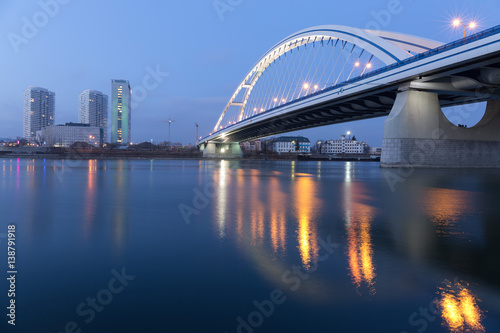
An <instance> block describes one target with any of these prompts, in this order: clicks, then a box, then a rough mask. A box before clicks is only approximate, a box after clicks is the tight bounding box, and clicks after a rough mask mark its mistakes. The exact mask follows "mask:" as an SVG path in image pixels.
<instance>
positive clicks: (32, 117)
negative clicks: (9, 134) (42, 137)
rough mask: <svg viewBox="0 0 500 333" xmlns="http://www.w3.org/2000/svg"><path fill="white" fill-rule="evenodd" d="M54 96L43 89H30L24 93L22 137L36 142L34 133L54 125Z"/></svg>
mask: <svg viewBox="0 0 500 333" xmlns="http://www.w3.org/2000/svg"><path fill="white" fill-rule="evenodd" d="M55 96H56V94H55V93H54V92H52V91H49V90H47V89H45V88H39V87H30V88H28V89H26V90H25V91H24V113H23V137H24V138H25V139H26V140H29V141H30V142H35V141H36V132H37V131H39V130H41V129H43V128H45V127H47V126H52V125H54V121H55V120H54V118H55V114H54V110H55V99H56V97H55Z"/></svg>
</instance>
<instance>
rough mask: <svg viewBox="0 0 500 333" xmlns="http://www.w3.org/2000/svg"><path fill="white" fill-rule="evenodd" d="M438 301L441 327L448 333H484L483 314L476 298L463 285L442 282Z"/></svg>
mask: <svg viewBox="0 0 500 333" xmlns="http://www.w3.org/2000/svg"><path fill="white" fill-rule="evenodd" d="M440 289H441V290H440V298H439V301H438V306H439V309H440V310H441V316H442V318H443V325H444V326H445V327H447V328H448V329H449V330H450V332H453V333H458V332H484V330H485V329H484V326H483V325H482V321H483V319H484V312H483V311H482V310H481V309H480V308H479V305H478V302H479V300H478V298H477V297H476V296H475V295H474V294H473V293H472V292H471V291H470V289H468V287H466V285H465V286H464V284H463V283H458V282H456V283H451V282H449V281H445V282H444V287H441V288H440Z"/></svg>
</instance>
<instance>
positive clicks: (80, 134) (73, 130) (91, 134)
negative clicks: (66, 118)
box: [37, 123, 104, 147]
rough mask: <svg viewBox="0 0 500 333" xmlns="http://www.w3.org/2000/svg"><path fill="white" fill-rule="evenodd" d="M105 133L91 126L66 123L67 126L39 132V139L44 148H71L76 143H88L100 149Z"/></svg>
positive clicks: (48, 128)
mask: <svg viewBox="0 0 500 333" xmlns="http://www.w3.org/2000/svg"><path fill="white" fill-rule="evenodd" d="M103 135H104V131H103V129H102V128H100V127H91V126H90V125H89V124H76V123H66V125H57V126H48V127H45V128H44V129H42V130H40V131H38V132H37V137H38V138H39V140H40V141H42V142H43V145H44V146H49V147H69V146H71V145H72V144H73V143H75V142H86V143H88V144H90V145H92V146H94V147H98V146H99V145H100V143H101V142H102V136H103Z"/></svg>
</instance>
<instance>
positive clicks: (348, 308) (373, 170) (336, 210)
mask: <svg viewBox="0 0 500 333" xmlns="http://www.w3.org/2000/svg"><path fill="white" fill-rule="evenodd" d="M0 170H1V177H0V181H1V183H0V193H1V194H0V198H1V200H0V210H1V211H2V220H1V221H2V223H1V224H0V227H1V229H0V237H2V236H5V233H6V232H7V225H8V224H15V225H16V227H17V237H18V241H17V262H18V270H19V274H18V281H17V295H16V302H17V317H16V319H17V320H16V322H17V325H16V328H15V331H17V332H64V331H65V327H66V325H68V323H70V322H74V323H75V325H77V328H75V330H76V329H81V332H95V333H99V332H221V333H224V332H245V333H250V332H396V333H400V332H408V333H410V332H466V331H471V332H483V331H486V332H498V331H500V259H499V258H500V239H499V238H500V224H499V217H500V204H499V198H500V171H495V170H490V171H486V170H427V171H426V170H399V171H398V170H381V169H380V168H379V165H378V164H377V163H340V162H327V163H325V162H322V163H321V162H238V161H128V160H124V161H68V160H67V161H64V162H63V161H49V160H46V161H44V160H23V159H3V160H2V159H0ZM0 241H2V243H0V247H1V248H4V250H3V251H5V252H4V253H5V254H4V258H5V260H4V261H5V262H6V257H7V254H6V250H5V246H6V242H5V241H6V240H5V238H0ZM5 266H6V265H4V266H3V267H5ZM6 271H7V269H4V272H3V273H2V274H4V276H5V274H6ZM117 274H118V275H120V274H125V275H126V276H128V278H129V279H128V280H127V279H125V282H124V283H123V284H120V281H119V280H117V278H116V275H117ZM113 279H114V280H113ZM110 281H112V283H111V286H110ZM113 283H114V284H113ZM0 287H1V288H2V290H4V291H6V290H7V289H8V286H7V283H6V282H5V279H2V283H0ZM118 287H120V288H118ZM121 287H123V288H121ZM111 289H113V292H111V291H110V290H111ZM118 289H119V291H118ZM4 291H2V292H1V293H0V294H2V295H5V292H4ZM2 297H3V299H2V300H1V302H2V304H3V306H2V308H4V309H5V307H6V306H7V298H6V297H5V296H2ZM110 297H111V298H110ZM93 299H95V300H94V302H96V303H92V300H93ZM100 302H101V303H100ZM92 304H94V307H93V306H92ZM4 311H5V310H4ZM2 317H3V318H4V320H3V321H2V323H1V327H2V331H3V329H4V328H8V329H9V330H12V328H11V327H8V325H7V323H6V321H7V320H6V319H5V314H2ZM71 325H73V324H70V326H71Z"/></svg>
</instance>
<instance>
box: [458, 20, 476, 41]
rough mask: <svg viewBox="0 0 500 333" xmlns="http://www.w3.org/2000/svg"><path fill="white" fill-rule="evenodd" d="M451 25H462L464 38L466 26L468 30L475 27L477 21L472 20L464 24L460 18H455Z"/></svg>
mask: <svg viewBox="0 0 500 333" xmlns="http://www.w3.org/2000/svg"><path fill="white" fill-rule="evenodd" d="M453 26H454V27H456V28H458V27H460V26H462V27H464V38H465V34H466V32H467V28H469V29H470V30H472V29H475V28H476V27H477V23H476V22H474V21H471V22H469V23H468V24H465V23H463V22H462V21H461V20H460V19H456V20H454V21H453Z"/></svg>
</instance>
